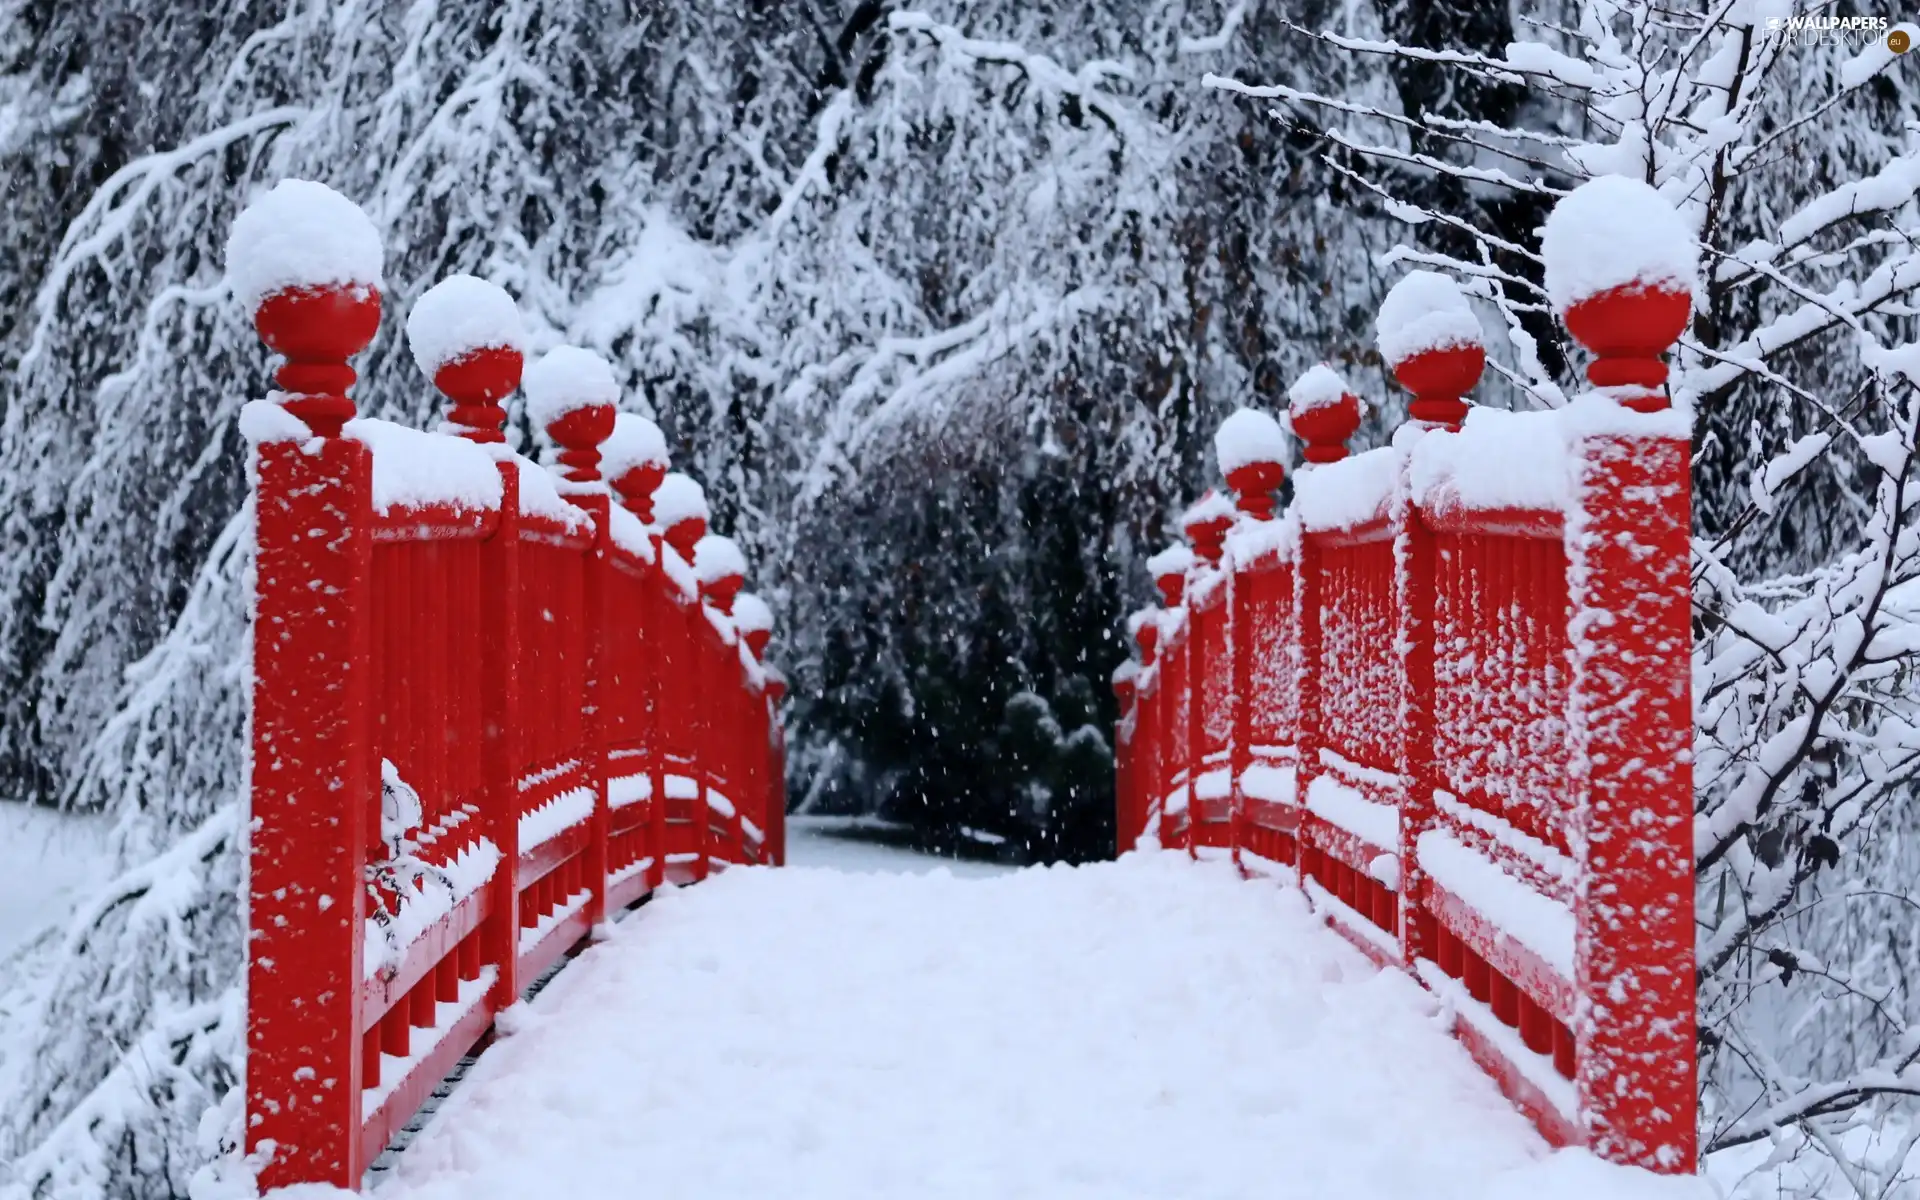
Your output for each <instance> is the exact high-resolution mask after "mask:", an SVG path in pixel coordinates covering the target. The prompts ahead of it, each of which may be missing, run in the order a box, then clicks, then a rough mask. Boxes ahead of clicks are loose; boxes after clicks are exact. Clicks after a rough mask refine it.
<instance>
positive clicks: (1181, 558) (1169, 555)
mask: <svg viewBox="0 0 1920 1200" xmlns="http://www.w3.org/2000/svg"><path fill="white" fill-rule="evenodd" d="M1194 562H1195V559H1194V557H1193V551H1192V550H1191V549H1190V548H1188V547H1186V546H1178V545H1176V546H1168V547H1167V548H1166V549H1165V550H1162V551H1161V552H1160V553H1158V554H1156V555H1154V556H1153V557H1152V558H1149V559H1148V560H1147V574H1149V575H1151V576H1153V577H1154V578H1155V579H1165V578H1166V577H1167V576H1169V575H1185V574H1186V573H1187V571H1188V570H1189V569H1190V568H1191V567H1192V566H1193V564H1194Z"/></svg>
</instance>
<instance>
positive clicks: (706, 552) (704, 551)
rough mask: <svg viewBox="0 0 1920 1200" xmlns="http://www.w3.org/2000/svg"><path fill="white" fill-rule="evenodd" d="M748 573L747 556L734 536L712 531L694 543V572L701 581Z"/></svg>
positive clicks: (717, 580)
mask: <svg viewBox="0 0 1920 1200" xmlns="http://www.w3.org/2000/svg"><path fill="white" fill-rule="evenodd" d="M746 573H747V556H746V555H744V554H742V553H741V552H740V544H739V543H738V542H736V541H734V540H733V539H732V538H730V537H721V536H720V535H719V534H717V533H710V534H708V535H707V536H705V537H703V538H701V539H700V540H699V541H697V542H695V543H694V544H693V574H694V576H695V578H697V579H699V580H700V582H701V583H708V584H711V583H718V582H719V581H720V580H722V579H726V578H728V577H729V576H735V575H738V576H743V577H744V576H745V575H746Z"/></svg>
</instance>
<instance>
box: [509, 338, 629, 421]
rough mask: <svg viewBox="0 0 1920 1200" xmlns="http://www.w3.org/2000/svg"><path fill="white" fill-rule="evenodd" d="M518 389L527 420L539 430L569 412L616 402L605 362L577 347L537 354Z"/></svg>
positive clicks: (616, 392) (617, 395) (614, 384)
mask: <svg viewBox="0 0 1920 1200" xmlns="http://www.w3.org/2000/svg"><path fill="white" fill-rule="evenodd" d="M520 390H521V391H523V392H525V393H526V395H527V419H528V420H530V421H532V422H533V423H534V425H536V426H538V427H539V428H541V429H545V428H546V427H547V426H549V425H551V424H553V423H554V422H555V421H558V420H559V419H560V418H561V417H564V416H566V415H567V414H568V413H570V412H577V411H579V410H580V409H583V408H594V407H597V406H599V405H602V404H612V403H614V402H615V401H617V400H619V399H620V385H619V384H618V383H617V382H615V380H614V378H613V368H612V367H610V366H608V365H607V360H606V359H604V358H601V357H600V356H599V355H598V354H595V353H594V352H593V351H591V350H582V349H581V348H580V347H578V346H555V347H554V348H553V349H551V350H549V351H547V352H546V353H545V354H543V355H541V356H540V359H539V361H537V362H535V363H534V364H533V365H531V366H529V367H528V368H527V371H526V374H525V375H524V376H523V377H522V378H521V380H520Z"/></svg>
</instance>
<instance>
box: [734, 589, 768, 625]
mask: <svg viewBox="0 0 1920 1200" xmlns="http://www.w3.org/2000/svg"><path fill="white" fill-rule="evenodd" d="M733 623H734V625H735V627H737V628H738V629H739V630H740V632H741V633H758V632H760V631H761V630H763V629H772V628H773V610H772V609H771V608H769V607H767V602H766V601H765V600H762V599H761V598H760V597H758V596H756V595H754V594H753V593H752V592H741V593H740V594H739V595H738V596H735V597H734V598H733Z"/></svg>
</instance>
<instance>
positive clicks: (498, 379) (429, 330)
mask: <svg viewBox="0 0 1920 1200" xmlns="http://www.w3.org/2000/svg"><path fill="white" fill-rule="evenodd" d="M524 342H525V335H524V332H523V330H522V327H521V322H520V309H519V307H518V306H517V305H515V304H514V302H513V297H512V296H509V295H508V294H507V293H506V291H505V289H503V288H501V287H498V286H497V285H495V284H491V283H488V282H487V281H486V280H484V279H478V278H476V277H474V276H472V275H449V276H448V277H447V278H445V279H442V280H441V281H440V282H439V283H436V284H434V285H433V286H432V287H430V288H428V289H427V290H426V291H425V292H424V293H422V294H421V296H420V298H419V299H418V300H416V301H414V302H413V311H411V312H409V313H408V314H407V344H408V346H409V347H410V348H411V349H412V351H413V361H414V362H415V363H416V364H418V366H419V367H420V370H421V372H422V373H423V374H425V375H426V376H427V378H429V379H431V380H432V381H433V386H434V387H436V388H438V389H440V392H441V394H443V395H445V396H446V397H447V398H448V399H450V400H452V401H453V409H452V411H450V412H449V413H448V414H447V423H448V424H449V425H451V426H453V429H452V430H451V431H450V432H455V433H458V434H459V435H460V436H461V437H463V438H466V439H467V440H468V441H473V442H482V443H487V442H504V441H506V440H507V435H506V433H505V432H504V429H503V427H504V426H505V425H506V423H507V410H506V409H504V408H502V407H501V406H500V403H499V402H500V401H501V400H504V399H505V398H506V397H508V396H510V395H512V394H513V389H515V388H517V387H519V386H520V374H521V368H522V367H523V366H524V365H525V359H524V357H523V355H522V353H521V346H522V345H523V343H524Z"/></svg>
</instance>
